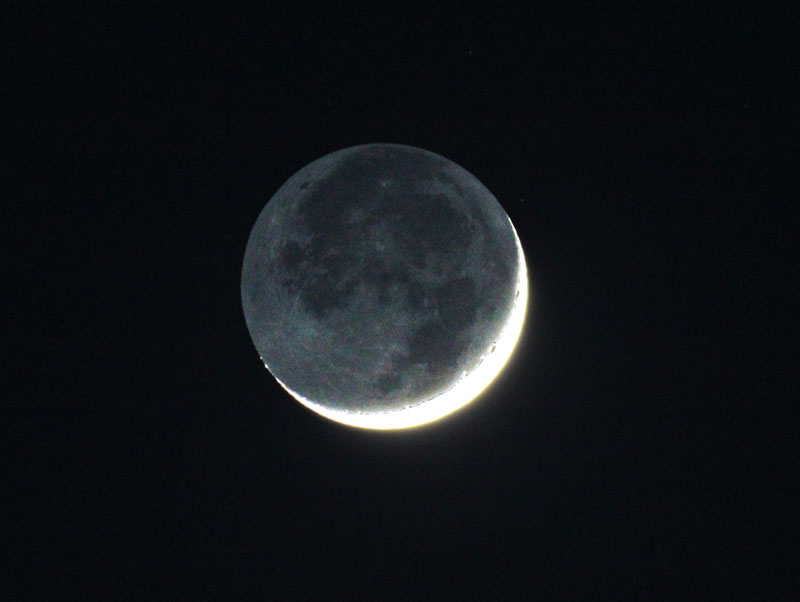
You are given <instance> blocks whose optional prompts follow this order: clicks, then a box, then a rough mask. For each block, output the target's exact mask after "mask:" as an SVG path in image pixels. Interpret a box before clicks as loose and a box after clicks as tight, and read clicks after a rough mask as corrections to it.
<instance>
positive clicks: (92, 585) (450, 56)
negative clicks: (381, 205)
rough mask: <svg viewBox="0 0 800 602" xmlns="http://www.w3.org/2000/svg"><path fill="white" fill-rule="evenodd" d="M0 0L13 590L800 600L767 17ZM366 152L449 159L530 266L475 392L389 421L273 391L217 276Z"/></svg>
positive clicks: (24, 594) (234, 285) (140, 595)
mask: <svg viewBox="0 0 800 602" xmlns="http://www.w3.org/2000/svg"><path fill="white" fill-rule="evenodd" d="M514 6H516V5H514ZM726 10H727V9H726ZM3 13H4V16H3V17H2V19H0V27H1V28H2V39H0V46H1V47H2V55H3V57H4V58H3V59H2V61H3V77H2V79H3V83H2V89H3V95H4V96H5V97H6V98H9V99H10V100H9V101H7V102H5V103H4V109H5V110H4V111H2V113H3V115H4V117H5V119H4V120H3V121H4V123H5V124H6V125H4V126H3V129H4V130H5V132H6V133H5V134H4V135H3V138H4V145H3V146H4V149H3V156H4V157H5V160H4V166H5V167H6V168H7V169H8V167H9V166H10V167H11V169H9V171H8V172H6V178H5V181H6V184H7V186H8V189H7V193H6V194H5V195H4V197H5V198H6V202H4V203H3V206H4V210H3V214H4V219H3V222H4V224H3V225H4V226H5V227H4V228H3V230H4V234H3V242H2V244H3V246H4V247H5V248H4V252H3V256H4V265H5V266H6V267H5V269H4V272H5V273H4V278H3V280H4V281H5V282H6V283H7V284H6V286H4V287H3V288H4V290H3V293H4V294H3V297H4V299H5V300H4V306H5V312H4V313H5V316H6V319H7V320H9V326H7V327H6V328H5V329H4V330H5V331H6V333H5V335H4V337H3V338H4V340H5V345H4V347H5V349H6V354H5V355H6V360H5V361H4V362H3V363H4V365H5V370H4V373H5V376H4V378H3V380H4V382H5V385H4V391H5V393H4V394H3V412H2V418H0V429H1V430H0V466H2V475H3V476H2V482H3V490H4V493H3V494H2V502H0V509H2V511H3V512H2V517H3V523H2V529H1V530H2V541H3V545H2V547H3V549H4V550H5V551H6V552H8V551H9V550H10V551H12V552H13V554H12V556H13V559H12V561H11V562H10V563H8V564H5V565H4V567H3V569H2V573H3V579H4V580H6V579H10V581H9V583H8V584H7V585H5V586H4V587H3V589H4V591H6V592H10V595H9V597H8V599H9V600H23V599H33V598H37V599H47V600H61V599H64V600H68V599H73V600H75V599H79V600H87V599H104V598H105V597H109V598H112V597H113V598H121V597H127V596H134V597H137V599H141V600H155V599H162V598H164V599H206V598H208V599H211V598H218V597H221V596H225V595H230V596H234V597H236V598H239V599H255V598H256V596H258V597H260V599H273V600H308V599H319V600H387V599H400V600H417V599H436V600H459V599H465V598H466V597H467V596H470V597H475V598H477V599H484V600H507V599H526V600H584V599H585V600H598V599H614V600H620V599H633V600H668V599H675V600H711V599H715V600H728V599H734V598H740V597H743V598H744V599H749V600H789V599H793V597H792V596H791V595H790V593H791V592H793V591H795V590H794V586H797V585H798V580H797V575H798V564H800V563H798V556H797V549H798V548H797V545H798V540H800V529H798V527H797V523H794V524H793V523H792V522H791V521H790V520H788V518H789V511H790V510H791V509H793V508H795V509H796V507H795V504H794V503H793V502H792V501H791V500H792V499H793V494H794V493H795V489H796V481H797V476H796V464H797V462H796V456H795V455H794V454H793V453H792V451H793V450H792V449H790V448H791V447H792V445H796V442H797V434H796V433H797V429H796V425H795V424H796V423H793V422H792V421H791V420H790V419H789V415H790V413H789V409H790V407H791V406H792V405H794V404H795V403H796V401H797V389H796V388H794V386H790V385H789V384H788V382H786V383H785V384H782V381H783V379H785V378H786V377H787V375H788V374H787V373H788V372H789V370H790V361H791V365H794V364H795V362H796V357H797V356H796V354H793V353H790V352H789V350H788V345H786V344H784V343H783V342H782V339H783V338H784V337H785V335H786V334H787V333H788V330H789V328H790V327H791V326H792V325H794V323H795V322H796V320H797V312H796V308H794V307H793V306H794V305H796V303H795V301H794V299H795V297H793V296H792V295H791V294H790V291H791V290H792V288H791V287H790V285H789V284H788V279H789V276H790V275H794V270H792V269H790V258H791V253H790V247H791V244H790V243H791V242H792V238H793V234H794V228H795V226H793V225H792V222H791V220H790V219H789V217H790V211H789V210H790V209H791V208H793V206H794V205H795V204H796V202H797V188H796V183H797V178H796V175H795V176H792V178H793V180H792V181H791V182H790V181H789V180H788V178H787V177H786V176H785V174H784V173H783V172H784V170H786V169H787V168H788V167H789V158H788V153H787V151H786V148H787V146H786V143H785V142H783V141H782V138H783V137H784V136H785V135H786V134H787V130H788V129H789V123H790V122H787V121H784V119H783V117H782V115H784V114H785V112H788V111H789V109H791V112H792V114H795V118H796V109H797V106H796V105H797V98H796V96H795V97H791V96H789V95H788V93H787V92H788V88H787V87H786V86H785V84H786V78H785V76H784V75H783V69H785V68H786V67H787V63H790V61H789V55H790V52H789V48H788V34H787V28H786V26H785V16H784V15H781V14H780V13H779V12H777V11H775V12H773V13H769V12H762V9H761V8H754V9H753V10H750V11H748V10H741V9H740V10H736V11H733V10H730V11H728V12H725V11H723V12H714V11H711V12H704V11H702V10H698V9H691V10H688V9H687V10H681V9H678V8H676V7H675V6H666V7H665V8H663V9H655V8H646V9H645V8H637V9H633V8H626V9H622V8H606V7H602V6H600V7H595V8H582V9H576V10H572V9H560V10H559V11H551V10H545V9H541V8H531V9H526V10H520V9H518V8H510V7H508V6H501V5H500V4H496V3H492V4H491V5H490V6H489V7H487V8H486V9H485V10H478V9H475V8H468V4H467V3H461V4H455V5H453V6H452V7H450V8H448V9H446V8H443V7H439V8H436V9H431V8H429V9H426V10H421V11H420V10H417V9H414V8H411V7H405V8H403V9H401V10H396V11H395V10H389V9H387V8H385V7H384V6H383V4H382V3H374V4H373V5H372V6H371V7H370V8H369V9H363V8H357V7H355V6H339V7H336V8H335V9H326V10H316V9H315V10H304V9H300V8H298V7H295V6H292V5H291V4H289V3H287V5H286V8H284V9H270V10H266V9H264V8H259V4H247V5H244V6H241V7H231V6H227V7H226V8H224V9H223V8H220V9H214V10H206V9H203V10H199V9H197V8H196V7H192V6H186V7H184V8H177V7H171V8H165V7H159V6H150V7H147V8H138V9H130V8H127V9H122V8H103V9H96V10H85V11H83V10H77V9H75V8H74V7H72V6H71V4H70V5H68V4H66V3H65V4H63V5H56V6H50V5H44V3H42V5H41V6H40V7H39V8H33V9H30V10H26V11H25V12H24V14H23V12H22V11H18V10H16V9H10V8H6V9H4V10H3ZM795 58H796V54H795ZM792 98H793V100H792V102H789V99H792ZM794 140H795V142H796V140H797V138H796V136H795V138H794ZM370 142H392V143H398V144H409V145H413V146H418V147H421V148H424V149H427V150H431V151H433V152H435V153H438V154H440V155H443V156H445V157H447V158H448V159H451V160H453V161H455V162H456V163H458V164H459V165H461V166H463V167H464V168H466V169H467V170H469V171H470V172H471V173H473V174H474V175H475V176H476V177H477V178H478V179H479V180H481V182H483V184H485V185H486V186H487V187H488V188H489V190H491V191H492V192H493V193H494V195H495V196H496V197H497V199H498V200H499V201H500V203H501V204H502V206H503V208H504V209H505V211H506V212H507V213H508V215H509V217H510V218H511V220H512V222H513V223H514V225H515V227H516V229H517V232H518V234H519V237H520V240H521V242H522V245H523V248H524V251H525V254H526V259H527V262H528V268H529V271H530V274H531V280H530V285H531V298H530V302H529V309H528V314H527V319H526V325H525V328H524V331H523V334H522V337H521V339H520V341H519V343H518V346H517V348H516V350H515V352H514V355H513V356H512V358H511V359H510V361H509V363H508V364H507V365H506V369H505V370H504V371H503V372H502V373H501V375H500V376H499V377H498V378H497V379H496V380H495V381H494V382H493V383H492V385H491V386H490V388H489V389H488V390H487V391H485V393H484V394H483V395H482V396H481V397H480V398H478V400H476V401H475V402H474V403H473V404H471V405H469V406H468V407H467V408H465V409H464V410H462V411H460V412H458V413H456V414H454V415H452V416H451V417H449V418H447V419H445V420H442V421H440V422H436V423H434V424H432V425H428V426H425V427H421V428H418V429H412V430H406V431H400V432H389V433H386V432H374V431H364V430H359V429H353V428H348V427H344V426H341V425H338V424H335V423H333V422H328V421H326V420H324V419H322V418H320V417H318V416H317V415H315V414H313V413H312V412H310V411H308V410H306V409H305V408H303V407H302V406H301V405H300V404H298V403H297V402H295V401H294V400H293V399H292V398H291V397H289V396H288V395H287V394H286V393H285V392H284V391H283V389H281V387H280V386H279V385H278V383H277V382H275V380H274V379H273V378H272V377H271V376H270V375H269V373H268V372H267V371H266V370H265V369H264V367H263V364H262V363H261V362H260V360H259V358H258V354H257V353H256V351H255V348H254V347H253V344H252V342H251V340H250V336H249V334H248V332H247V329H246V326H245V322H244V317H243V314H242V308H241V301H240V296H239V295H240V292H239V291H240V289H239V280H240V270H241V264H242V258H243V255H244V249H245V245H246V242H247V237H248V234H249V232H250V228H251V227H252V225H253V223H254V222H255V219H256V217H257V216H258V214H259V212H260V211H261V209H262V207H263V206H264V204H265V203H266V202H267V200H268V199H269V198H270V197H271V196H272V194H273V193H274V192H275V191H276V190H277V189H278V188H279V187H280V185H281V184H282V183H283V182H284V181H285V180H286V179H287V178H288V177H289V176H291V175H292V174H293V173H294V172H296V171H297V170H299V169H300V168H302V167H303V166H305V165H306V164H308V163H309V162H311V161H313V160H314V159H317V158H319V157H321V156H323V155H325V154H327V153H329V152H332V151H335V150H338V149H341V148H345V147H348V146H353V145H356V144H365V143H370ZM793 169H794V171H795V172H796V163H795V164H794V167H793ZM4 171H5V170H4ZM9 176H10V177H9ZM790 185H791V186H792V188H791V190H793V192H791V193H790V188H789V186H790ZM8 201H10V202H8ZM776 274H778V275H779V276H780V277H781V283H779V284H777V285H775V284H774V282H773V280H772V277H773V276H774V275H776ZM792 391H794V393H792ZM787 400H788V401H787ZM188 596H191V598H188ZM4 597H5V596H4Z"/></svg>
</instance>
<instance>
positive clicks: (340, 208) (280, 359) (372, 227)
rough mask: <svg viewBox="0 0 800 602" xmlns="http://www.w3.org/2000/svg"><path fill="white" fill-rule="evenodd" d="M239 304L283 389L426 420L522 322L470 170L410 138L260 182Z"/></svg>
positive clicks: (513, 262)
mask: <svg viewBox="0 0 800 602" xmlns="http://www.w3.org/2000/svg"><path fill="white" fill-rule="evenodd" d="M241 296H242V307H243V310H244V316H245V322H246V324H247V328H248V330H249V332H250V336H251V338H252V340H253V343H254V345H255V348H256V350H257V351H258V353H259V355H260V357H261V360H262V361H263V362H264V365H265V366H266V367H267V369H268V370H269V372H270V373H271V374H272V375H273V376H274V377H275V379H276V380H277V381H278V383H280V385H281V386H282V387H283V388H284V389H286V391H288V392H289V394H291V395H292V397H294V398H295V399H296V400H297V401H299V402H300V403H301V404H303V405H304V406H306V407H307V408H309V409H311V410H313V411H314V412H316V413H318V414H320V415H321V416H324V417H326V418H328V419H331V420H334V421H337V422H340V423H343V424H347V425H351V426H356V427H363V428H372V429H399V428H408V427H413V426H418V425H421V424H425V423H428V422H432V421H434V420H437V419H439V418H442V417H443V416H446V415H447V414H450V413H452V412H454V411H455V410H457V409H459V408H461V407H463V406H465V405H466V404H468V403H469V402H470V401H471V400H473V399H474V398H475V397H476V396H477V395H478V394H479V393H480V392H481V391H482V390H483V389H484V388H485V387H486V386H487V385H488V384H489V383H490V382H491V381H492V380H493V379H494V378H495V377H496V376H497V374H498V373H499V372H500V370H501V369H502V368H503V366H504V365H505V363H506V361H507V360H508V358H509V357H510V355H511V353H512V351H513V349H514V347H515V345H516V342H517V340H518V338H519V336H520V333H521V331H522V326H523V322H524V319H525V311H526V307H527V299H528V274H527V268H526V265H525V257H524V254H523V252H522V246H521V245H520V241H519V238H518V236H517V233H516V231H515V230H514V226H513V225H512V223H511V220H510V219H509V218H508V216H507V215H506V213H505V211H504V210H503V208H502V207H501V206H500V203H498V201H497V199H496V198H495V197H494V196H493V195H492V193H491V192H489V190H487V188H486V187H485V186H483V184H481V183H480V182H479V181H478V180H477V178H475V176H473V175H472V174H470V173H469V172H468V171H466V170H465V169H464V168H462V167H460V166H458V165H456V164H455V163H454V162H452V161H450V160H449V159H446V158H444V157H442V156H440V155H437V154H435V153H432V152H430V151H426V150H423V149H420V148H416V147H412V146H405V145H399V144H367V145H361V146H354V147H350V148H346V149H343V150H339V151H336V152H333V153H331V154H328V155H326V156H324V157H322V158H320V159H317V160H316V161H313V162H312V163H310V164H309V165H307V166H305V167H304V168H302V169H301V170H300V171H298V172H297V173H295V174H294V175H293V176H292V177H291V178H289V180H287V181H286V183H285V184H283V186H281V187H280V189H279V190H278V191H277V192H276V193H275V194H274V196H273V197H272V198H271V199H270V201H269V202H268V203H267V204H266V206H265V207H264V209H263V210H262V211H261V214H260V215H259V216H258V218H257V220H256V222H255V225H254V226H253V228H252V231H251V233H250V238H249V240H248V242H247V247H246V250H245V255H244V262H243V266H242V280H241Z"/></svg>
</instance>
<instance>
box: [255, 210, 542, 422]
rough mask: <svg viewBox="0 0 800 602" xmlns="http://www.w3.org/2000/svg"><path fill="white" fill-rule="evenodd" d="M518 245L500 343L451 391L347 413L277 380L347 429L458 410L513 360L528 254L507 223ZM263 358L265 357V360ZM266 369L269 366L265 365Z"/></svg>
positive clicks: (425, 418)
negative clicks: (384, 409) (379, 409)
mask: <svg viewBox="0 0 800 602" xmlns="http://www.w3.org/2000/svg"><path fill="white" fill-rule="evenodd" d="M508 223H509V225H510V226H511V228H512V230H513V232H514V238H515V240H516V243H517V257H518V264H517V266H518V271H517V293H516V299H515V301H514V306H513V309H512V311H511V313H510V315H509V319H508V321H507V322H506V324H505V326H504V328H503V330H502V331H501V333H500V336H499V337H498V339H497V341H496V342H495V343H494V344H492V345H491V346H490V347H489V349H487V350H486V352H485V353H484V354H483V355H482V356H481V359H480V362H479V364H478V365H477V367H476V368H475V369H474V370H472V372H470V373H469V374H464V375H463V376H462V378H461V379H460V380H459V381H458V382H456V383H455V385H453V386H452V387H451V388H450V389H449V390H447V391H445V392H444V393H441V394H440V395H437V396H435V397H433V398H431V399H429V400H426V401H421V402H420V401H417V402H415V403H413V404H411V405H409V406H408V407H406V408H403V409H399V410H394V411H389V412H345V411H341V410H334V409H331V408H327V407H325V406H322V405H320V404H317V403H314V402H313V401H312V400H310V399H307V398H305V397H303V396H302V395H300V394H299V393H297V392H296V391H292V389H290V388H289V387H288V386H286V384H285V383H283V382H281V380H280V379H278V378H277V377H275V380H277V381H278V383H279V384H280V385H281V386H282V387H283V388H284V389H286V391H287V392H288V393H289V394H290V395H292V397H294V398H295V399H296V400H297V401H299V402H300V403H301V404H303V405H304V406H305V407H307V408H308V409H310V410H313V411H314V412H316V413H317V414H319V415H320V416H324V417H325V418H328V419H329V420H334V421H336V422H340V423H342V424H346V425H348V426H354V427H359V428H365V429H377V430H392V429H405V428H411V427H415V426H421V425H423V424H428V423H430V422H434V421H436V420H439V419H440V418H443V417H445V416H447V415H448V414H451V413H453V412H455V411H456V410H459V409H461V408H463V407H464V406H466V405H467V404H469V403H470V402H471V401H473V400H474V399H475V398H476V397H478V396H479V395H480V394H481V392H483V390H484V389H485V388H486V387H487V386H488V385H489V384H490V383H491V382H492V381H493V380H494V379H495V377H496V376H497V375H498V374H499V373H500V371H501V370H502V369H503V366H505V364H506V362H508V359H509V358H510V357H511V354H512V352H513V351H514V348H515V347H516V344H517V341H518V340H519V337H520V334H521V333H522V327H523V325H524V322H525V314H526V311H527V306H528V270H527V266H526V263H525V255H524V253H523V251H522V245H521V244H520V242H519V236H517V231H516V229H514V224H512V223H511V220H508ZM262 359H263V358H262ZM264 365H265V366H266V367H267V369H269V366H267V364H266V363H265V364H264Z"/></svg>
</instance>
